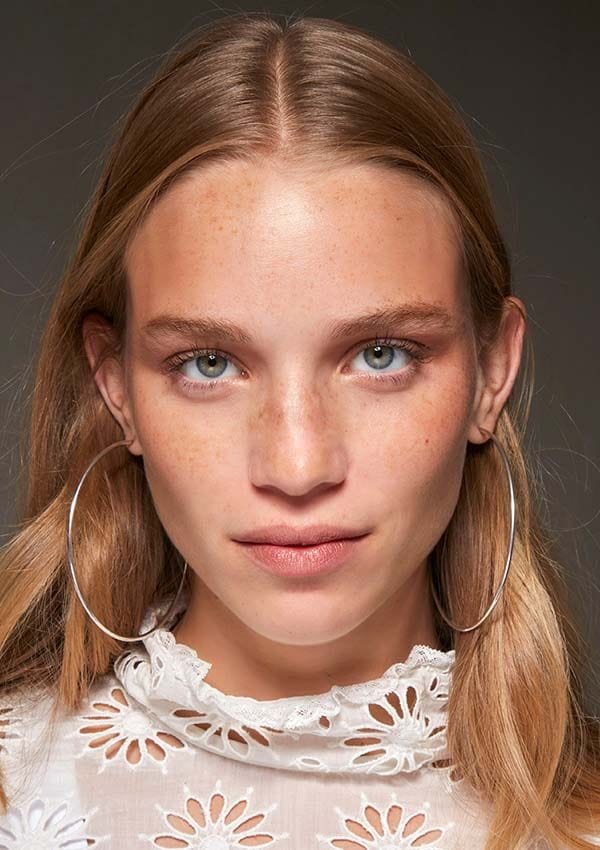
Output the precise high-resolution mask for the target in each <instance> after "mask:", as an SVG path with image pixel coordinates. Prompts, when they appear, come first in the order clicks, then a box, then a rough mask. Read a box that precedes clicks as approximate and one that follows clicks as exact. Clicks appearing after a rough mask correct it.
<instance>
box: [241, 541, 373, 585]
mask: <svg viewBox="0 0 600 850" xmlns="http://www.w3.org/2000/svg"><path fill="white" fill-rule="evenodd" d="M367 536H368V535H366V534H363V535H362V537H352V538H348V537H347V538H344V539H340V540H329V541H328V542H327V543H319V544H317V545H315V546H275V545H273V544H271V543H239V545H240V546H243V548H244V549H245V550H246V551H247V552H248V554H249V555H250V556H251V557H252V558H253V559H254V560H255V561H256V563H257V564H258V566H259V567H262V569H264V570H267V572H270V573H273V574H275V575H279V576H291V577H298V578H301V577H303V576H314V575H325V574H327V573H331V572H334V570H337V569H339V568H340V567H341V566H342V565H343V564H344V563H345V562H346V561H347V560H348V558H350V556H351V555H352V554H354V552H356V550H357V548H358V547H359V545H360V542H361V540H364V539H365V537H367Z"/></svg>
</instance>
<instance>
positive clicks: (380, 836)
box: [316, 792, 454, 850]
mask: <svg viewBox="0 0 600 850" xmlns="http://www.w3.org/2000/svg"><path fill="white" fill-rule="evenodd" d="M360 796H361V804H362V813H361V816H360V817H359V818H353V817H350V816H349V815H345V814H344V813H343V812H342V810H341V809H340V808H339V806H335V807H334V811H335V812H336V814H337V815H338V817H339V819H340V824H341V826H342V828H343V829H345V830H346V833H345V837H344V836H337V837H333V836H326V835H321V834H320V833H319V834H317V836H316V838H317V840H318V841H320V842H324V843H325V847H336V848H339V850H407V848H412V847H421V846H427V847H437V848H438V850H442V847H443V844H440V843H439V842H440V839H443V838H444V837H446V830H448V829H451V828H452V827H453V826H454V822H453V821H450V822H449V823H447V824H446V825H445V827H444V828H443V829H442V828H440V827H439V826H436V827H433V828H432V827H430V826H428V825H427V823H426V821H427V815H428V812H429V809H430V806H431V804H430V803H429V802H428V801H426V802H424V803H422V804H421V809H420V810H419V811H417V812H414V811H405V807H404V806H402V805H400V804H399V803H398V800H397V797H396V794H395V793H394V792H392V802H391V804H390V805H389V806H388V807H387V809H386V810H385V811H384V812H382V811H381V810H380V809H378V808H377V807H376V806H374V805H373V804H371V803H369V801H368V799H367V797H366V795H365V793H364V792H361V795H360ZM322 846H323V845H322Z"/></svg>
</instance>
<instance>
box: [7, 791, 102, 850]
mask: <svg viewBox="0 0 600 850" xmlns="http://www.w3.org/2000/svg"><path fill="white" fill-rule="evenodd" d="M69 807H70V801H69V800H66V801H64V802H62V803H60V804H59V805H58V806H56V807H53V806H51V805H49V804H48V801H47V800H41V799H40V798H37V799H35V800H32V801H31V803H30V804H29V807H28V809H27V811H26V812H24V811H23V810H22V809H20V808H17V807H16V806H9V807H8V810H7V813H6V818H5V819H4V820H3V823H4V826H0V850H24V848H27V850H62V848H69V850H83V848H84V847H85V848H87V847H94V846H97V845H99V844H103V843H104V842H105V841H107V840H108V839H110V835H103V836H97V835H94V836H92V835H90V834H89V833H87V832H86V834H85V835H84V834H82V829H83V827H84V826H85V824H86V822H87V819H88V818H89V817H91V816H92V815H93V814H95V813H96V812H97V811H98V806H96V807H95V808H93V809H92V810H91V811H90V812H88V814H87V815H86V816H85V817H84V816H81V815H78V816H76V817H75V819H74V820H73V819H72V814H71V816H69Z"/></svg>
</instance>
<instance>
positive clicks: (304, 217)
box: [126, 162, 463, 324]
mask: <svg viewBox="0 0 600 850" xmlns="http://www.w3.org/2000/svg"><path fill="white" fill-rule="evenodd" d="M126 268H127V274H128V288H129V292H128V296H129V299H128V300H129V303H130V311H131V315H130V316H129V320H130V321H131V320H132V319H133V321H134V324H137V323H142V322H144V321H147V320H148V319H150V318H152V317H153V315H154V314H156V313H158V312H162V311H165V310H170V311H171V312H177V311H179V312H187V313H197V312H199V311H202V310H203V309H208V308H210V309H211V311H213V312H214V311H215V309H216V310H218V309H219V308H221V310H223V309H225V308H226V309H227V312H228V314H229V315H230V316H232V313H233V314H235V313H238V314H239V316H238V317H239V318H240V320H243V319H244V317H245V318H246V319H248V318H252V317H248V311H249V310H250V311H251V312H252V313H253V315H254V317H255V318H258V317H259V316H262V317H265V311H267V313H269V314H271V315H279V314H282V315H283V314H285V313H286V312H287V313H289V310H290V306H292V305H293V307H294V311H295V313H296V314H297V315H301V314H302V312H303V311H306V314H307V315H308V316H310V315H312V316H313V318H314V315H315V312H314V311H315V310H317V311H318V313H319V314H320V315H323V316H324V317H326V316H327V315H329V314H330V315H331V316H332V317H333V316H334V315H336V316H339V315H340V312H343V311H344V310H349V308H351V307H352V306H369V305H370V306H372V305H373V302H374V301H376V302H377V303H383V302H396V303H398V302H401V301H403V300H415V299H426V300H427V301H430V302H436V303H439V304H443V305H444V306H446V307H448V308H449V309H451V310H454V312H457V311H458V310H460V304H461V301H462V294H463V293H462V287H461V280H460V278H461V274H460V271H461V264H460V251H459V242H458V236H457V226H456V222H455V219H454V218H453V216H452V214H451V212H450V210H449V208H448V206H447V204H446V202H445V201H444V200H443V199H442V198H441V197H440V196H439V195H438V193H437V192H436V191H435V190H434V189H433V188H432V187H431V188H430V187H429V186H427V185H425V184H424V183H423V181H421V180H419V179H418V178H416V177H413V176H412V175H410V174H407V173H405V172H401V171H398V170H393V169H392V168H390V167H384V166H377V165H370V164H369V165H344V166H340V167H336V168H327V169H323V168H319V169H318V168H311V169H309V168H290V167H289V166H282V165H278V164H276V163H274V162H266V163H264V164H260V165H256V164H249V163H242V162H233V163H214V164H210V165H208V166H203V167H202V168H201V169H198V170H197V171H195V172H190V173H188V174H187V175H185V177H184V178H183V179H182V180H181V181H179V182H177V183H176V184H175V185H174V186H172V187H171V188H170V189H169V190H168V191H167V192H165V194H164V195H163V196H162V197H161V198H160V199H159V200H158V201H157V202H156V204H155V206H154V207H153V208H152V210H151V211H150V213H149V214H148V215H147V217H146V220H145V221H144V222H143V224H142V225H141V227H140V228H139V229H138V231H137V232H136V234H135V236H134V237H133V239H132V240H131V242H130V244H129V246H128V250H127V253H126ZM232 318H233V316H232Z"/></svg>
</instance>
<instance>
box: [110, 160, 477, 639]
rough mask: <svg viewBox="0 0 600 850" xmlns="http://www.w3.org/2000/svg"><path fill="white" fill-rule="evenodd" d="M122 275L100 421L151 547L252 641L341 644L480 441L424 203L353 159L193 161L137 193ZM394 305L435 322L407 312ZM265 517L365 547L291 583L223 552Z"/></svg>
mask: <svg viewBox="0 0 600 850" xmlns="http://www.w3.org/2000/svg"><path fill="white" fill-rule="evenodd" d="M126 267H127V271H128V285H129V290H128V320H127V321H128V326H127V336H126V345H125V350H124V355H123V356H124V361H123V377H122V380H123V384H122V392H123V404H122V406H121V407H120V408H119V415H120V416H121V417H122V418H121V421H122V422H124V423H126V427H127V429H128V430H126V436H130V437H131V436H135V440H134V442H133V444H132V446H131V447H130V451H132V452H133V453H135V454H141V455H143V462H144V468H145V472H146V476H147V481H148V484H149V487H150V490H151V493H152V497H153V499H154V503H155V506H156V509H157V512H158V515H159V517H160V519H161V522H162V523H163V525H164V528H165V530H166V532H167V534H168V536H169V537H170V539H171V540H172V542H173V543H174V545H175V546H176V547H177V549H178V550H179V551H180V553H181V554H182V556H183V557H184V558H185V560H186V561H187V562H188V565H189V568H190V569H191V570H193V572H194V573H195V575H196V576H197V577H198V578H199V580H200V582H201V584H200V585H199V586H204V585H205V586H206V587H207V588H208V589H209V590H210V591H212V594H214V595H215V596H216V597H218V599H219V600H220V602H221V603H222V604H223V605H224V606H226V608H227V609H228V610H229V611H230V612H232V613H233V614H235V615H236V617H237V618H239V620H240V621H242V622H243V623H244V624H245V625H246V626H247V627H249V628H250V629H252V630H253V631H254V632H256V633H258V634H260V635H263V636H264V637H267V638H270V639H272V640H276V641H280V642H283V643H288V644H297V645H300V644H305V645H307V644H317V643H323V642H326V641H330V640H333V639H335V638H339V637H341V636H343V635H345V634H348V633H349V632H351V631H352V630H353V629H355V628H356V627H357V626H358V625H359V624H360V623H362V622H363V621H364V620H366V618H368V617H369V616H370V615H371V614H373V612H375V611H376V610H377V609H378V608H379V606H381V605H382V604H383V603H384V602H385V600H386V599H389V598H390V596H391V595H392V594H394V593H396V592H402V588H403V587H404V586H406V585H407V583H410V582H411V578H412V577H413V576H414V575H415V573H416V571H417V570H418V569H419V567H422V565H423V563H424V561H426V558H427V556H428V554H429V553H430V552H431V550H432V549H433V547H434V546H435V544H436V543H437V541H438V540H439V538H440V536H441V535H442V533H443V531H444V529H445V528H446V526H447V525H448V523H449V521H450V519H451V517H452V514H453V511H454V509H455V506H456V502H457V499H458V493H459V488H460V484H461V478H462V471H463V464H464V459H465V452H466V447H467V441H468V440H469V439H473V440H474V441H475V442H482V441H483V440H478V439H477V437H478V431H477V429H476V426H475V425H474V415H475V412H476V411H475V405H476V388H477V370H476V362H475V354H474V351H475V348H474V338H473V333H472V329H471V325H470V319H469V314H468V308H467V303H466V300H465V291H464V284H463V283H462V281H461V268H460V262H459V253H458V246H457V241H456V236H455V232H454V230H453V227H452V222H451V219H450V215H449V213H448V211H447V210H446V208H445V206H444V204H443V202H442V201H441V200H440V199H438V198H437V197H436V196H435V195H434V194H433V193H432V192H431V190H428V189H427V188H424V187H423V186H422V184H420V183H418V182H417V181H416V179H414V178H412V177H410V176H408V175H405V174H402V173H400V172H395V171H391V170H388V169H385V168H383V167H377V166H373V165H364V166H343V167H340V168H339V169H338V170H333V169H331V168H328V169H327V170H326V171H323V172H320V173H319V172H316V171H314V172H309V171H308V170H306V171H302V172H300V171H299V170H296V171H292V170H291V169H290V168H289V166H288V167H286V168H283V167H281V168H277V167H276V166H275V165H274V164H270V165H262V166H260V167H259V166H257V165H252V166H251V165H248V164H242V163H236V164H227V165H223V164H213V165H211V166H209V167H208V168H205V169H204V170H203V171H202V172H197V173H195V174H194V175H188V176H187V177H186V178H185V180H184V181H183V182H180V183H179V184H177V185H176V186H175V187H172V188H171V189H170V190H169V192H168V193H166V194H165V195H164V196H163V197H162V198H161V199H160V200H159V201H158V203H157V204H156V206H155V207H154V208H153V210H152V212H151V213H150V214H149V216H148V218H147V219H146V221H145V223H144V224H143V226H142V227H141V229H140V230H138V232H137V233H136V235H135V237H134V239H133V240H132V242H131V243H130V245H129V250H128V253H127V257H126ZM415 305H417V306H419V307H420V309H421V311H426V310H433V311H440V312H441V311H444V312H445V313H446V314H447V320H446V321H445V322H444V321H442V320H441V319H440V318H439V317H437V318H436V317H435V316H434V317H433V318H430V319H429V321H424V320H423V319H422V318H421V320H419V319H418V317H417V316H413V317H411V314H410V309H409V308H411V307H414V306H415ZM400 308H404V309H405V311H406V315H405V316H404V317H402V315H401V313H400ZM376 311H381V313H382V315H381V317H380V318H379V320H372V321H371V323H363V324H362V325H358V324H357V325H356V326H354V327H352V325H351V322H352V321H353V320H355V319H357V318H358V317H363V316H366V315H369V314H372V313H374V312H376ZM384 311H388V312H387V313H384ZM394 311H396V313H394ZM165 316H170V317H174V316H177V317H181V318H183V319H185V320H189V321H193V320H196V319H204V320H207V319H209V318H210V320H221V321H222V322H223V323H228V325H229V324H235V325H237V326H239V328H240V329H242V333H240V334H239V336H238V337H235V338H234V337H231V336H228V335H225V334H224V333H223V329H221V331H217V330H212V331H211V330H204V331H203V330H202V329H197V330H196V331H192V330H190V329H189V328H188V329H186V328H185V327H184V326H183V325H182V326H181V327H180V328H179V329H177V328H176V327H171V328H170V329H169V326H168V325H167V324H165V322H164V317H165ZM161 317H162V318H161ZM342 322H343V323H348V324H347V327H346V328H345V329H344V328H341V326H340V323H342ZM149 323H153V324H152V325H150V326H149ZM334 328H337V329H338V330H337V332H335V331H334V330H333V329H334ZM378 344H379V345H380V346H381V347H380V348H378V347H377V346H378ZM206 350H208V351H209V352H210V351H213V352H216V357H212V358H211V357H210V356H209V355H207V354H206V353H204V352H206ZM278 523H284V524H288V525H291V526H295V527H299V526H306V525H310V524H313V523H332V524H335V525H340V526H343V527H345V528H350V529H353V530H356V531H368V532H369V534H368V536H367V537H365V538H364V539H363V540H362V541H361V544H360V546H359V547H357V549H356V552H355V554H354V555H352V556H351V557H350V558H349V560H347V561H346V563H345V565H344V567H343V568H342V569H338V570H336V571H335V572H333V573H330V574H327V575H322V576H317V577H312V578H311V579H310V580H306V581H305V580H303V581H300V582H299V581H298V580H292V579H290V578H289V577H281V576H276V575H273V574H270V573H268V572H266V571H264V570H263V569H261V568H260V567H258V566H257V565H256V564H255V563H254V561H253V560H252V559H251V558H250V557H249V556H248V554H247V553H246V551H245V550H244V549H243V547H240V545H239V544H238V543H237V542H235V539H236V538H240V537H243V536H244V534H245V533H246V532H248V531H251V530H252V529H255V528H257V527H258V526H265V525H272V524H278Z"/></svg>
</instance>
